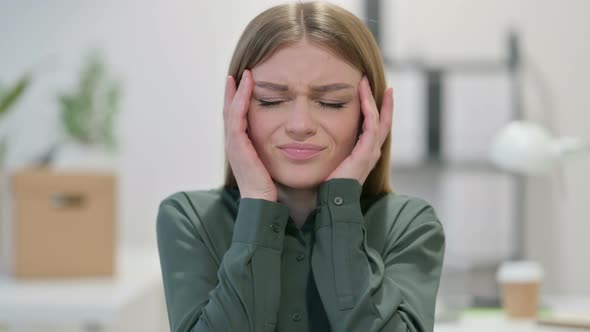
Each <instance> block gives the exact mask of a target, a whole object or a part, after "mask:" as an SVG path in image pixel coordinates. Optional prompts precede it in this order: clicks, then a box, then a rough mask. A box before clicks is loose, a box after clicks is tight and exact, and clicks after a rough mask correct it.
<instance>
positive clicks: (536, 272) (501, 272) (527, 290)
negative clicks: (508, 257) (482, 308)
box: [497, 261, 543, 318]
mask: <svg viewBox="0 0 590 332" xmlns="http://www.w3.org/2000/svg"><path fill="white" fill-rule="evenodd" d="M497 279H498V283H499V284H500V287H501V289H502V305H503V307H504V311H505V312H506V315H507V316H508V317H511V318H534V317H535V316H536V315H537V308H538V305H539V293H540V289H541V284H542V281H543V269H542V268H541V265H539V264H538V263H536V262H530V261H520V262H505V263H502V265H501V266H500V268H499V269H498V274H497Z"/></svg>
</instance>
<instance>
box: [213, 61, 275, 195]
mask: <svg viewBox="0 0 590 332" xmlns="http://www.w3.org/2000/svg"><path fill="white" fill-rule="evenodd" d="M253 86H254V82H253V81H252V73H250V71H249V70H245V71H244V73H243V74H242V80H241V82H240V86H239V87H238V89H237V92H236V82H235V80H234V78H233V77H232V76H228V78H227V82H226V86H225V102H224V106H223V119H224V124H225V153H226V155H227V158H228V161H229V164H230V166H231V168H232V171H233V173H234V176H235V178H236V182H237V183H238V187H239V189H240V195H241V197H242V198H257V199H266V200H269V201H276V200H277V188H276V186H275V184H274V182H273V181H272V178H271V177H270V174H269V173H268V171H267V170H266V167H264V164H262V161H261V160H260V158H259V157H258V154H257V153H256V150H255V149H254V146H253V145H252V141H250V137H248V134H247V133H246V128H247V127H248V125H247V118H246V114H247V113H248V109H249V108H250V98H251V96H252V89H253Z"/></svg>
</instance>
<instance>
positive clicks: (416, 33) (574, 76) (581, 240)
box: [384, 0, 590, 294]
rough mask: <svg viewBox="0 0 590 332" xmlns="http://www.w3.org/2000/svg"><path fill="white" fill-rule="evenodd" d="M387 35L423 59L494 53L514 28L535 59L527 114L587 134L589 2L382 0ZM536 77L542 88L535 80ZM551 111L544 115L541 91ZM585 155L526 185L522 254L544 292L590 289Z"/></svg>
mask: <svg viewBox="0 0 590 332" xmlns="http://www.w3.org/2000/svg"><path fill="white" fill-rule="evenodd" d="M386 3H387V9H386V11H387V12H391V13H393V16H392V19H390V20H387V22H386V25H387V26H388V31H389V33H390V34H389V35H387V36H386V38H385V40H384V44H385V48H386V50H387V52H388V53H389V54H394V55H395V57H396V58H399V59H404V58H409V57H416V56H419V57H423V58H424V59H425V60H426V61H431V62H439V61H447V60H450V61H452V60H470V59H474V60H481V59H492V60H493V59H501V58H502V57H503V56H504V47H505V46H504V37H505V32H506V31H507V29H508V28H509V27H511V26H512V27H515V28H517V29H518V30H519V31H520V34H521V37H522V42H523V45H522V46H523V49H524V52H525V57H526V59H525V60H526V61H528V64H529V66H530V65H534V66H535V68H536V69H535V71H534V72H533V73H531V72H530V70H529V71H528V73H526V76H525V77H526V80H525V83H524V84H525V86H524V90H525V92H524V93H525V95H524V99H525V105H524V107H525V110H526V114H527V117H528V118H529V119H533V120H535V121H540V122H542V123H544V124H545V125H547V126H549V127H550V128H553V129H554V130H555V132H556V133H558V134H564V135H573V136H578V137H581V138H585V139H586V140H590V132H589V130H588V129H590V99H588V79H589V78H590V61H588V59H590V43H589V42H588V40H589V38H590V20H589V19H588V13H590V2H589V1H585V0H566V1H552V0H519V1H513V0H496V1H486V0H476V1H473V0H471V1H467V0H446V1H435V0H412V1H406V0H395V1H391V2H389V1H386ZM532 74H534V75H536V76H541V77H542V84H543V85H544V86H546V88H544V87H543V86H542V89H541V92H539V89H538V88H537V83H536V82H538V80H536V79H532V76H531V75H532ZM547 88H548V89H547ZM545 90H548V91H549V92H550V93H551V95H552V97H551V101H552V106H553V109H552V116H551V117H547V116H545V115H544V114H543V111H542V109H543V106H544V104H545V103H546V92H545ZM588 169H590V158H586V159H581V160H577V161H573V162H571V163H568V164H567V165H566V166H565V167H564V169H563V176H564V180H565V186H566V192H563V190H562V188H561V187H560V182H559V178H558V177H554V178H549V179H531V180H529V181H528V184H527V185H528V190H527V196H528V197H527V203H528V204H527V220H526V224H527V232H528V235H527V238H526V251H527V256H528V257H531V258H535V259H539V260H540V261H542V262H543V264H544V265H545V266H546V268H547V269H548V276H547V278H548V280H547V282H548V283H547V285H546V291H547V292H553V293H556V292H566V293H573V294H579V293H585V294H590V284H589V283H588V280H590V264H588V263H587V262H588V252H590V242H589V241H588V240H587V239H588V234H590V219H589V217H588V213H587V207H588V204H589V203H590V195H589V194H588V192H587V190H588V188H589V187H590V176H589V175H588Z"/></svg>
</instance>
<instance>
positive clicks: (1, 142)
mask: <svg viewBox="0 0 590 332" xmlns="http://www.w3.org/2000/svg"><path fill="white" fill-rule="evenodd" d="M31 81H32V75H31V73H25V74H24V75H22V76H21V78H20V79H19V80H18V81H16V83H15V84H14V85H13V86H11V87H8V88H5V87H4V86H3V84H1V83H0V120H2V118H3V117H4V115H5V114H7V113H8V111H9V110H10V109H12V108H13V107H14V105H15V104H16V102H17V101H18V100H19V99H20V98H21V96H22V95H23V93H24V92H25V90H27V88H28V87H29V85H30V84H31ZM6 145H7V144H6V137H2V136H0V165H1V164H2V162H3V160H4V154H5V153H6V149H7V147H6Z"/></svg>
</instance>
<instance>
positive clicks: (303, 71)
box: [252, 41, 361, 85]
mask: <svg viewBox="0 0 590 332" xmlns="http://www.w3.org/2000/svg"><path fill="white" fill-rule="evenodd" d="M252 76H253V77H254V80H255V81H256V80H264V81H270V82H275V83H282V84H289V85H300V84H301V85H314V84H327V83H334V82H355V81H358V80H359V79H360V78H361V72H360V71H359V70H357V69H356V68H354V67H353V66H352V65H350V64H348V63H347V62H346V61H344V60H343V59H341V58H340V57H338V56H336V55H334V53H332V52H330V51H329V50H328V49H327V48H325V47H322V46H319V45H317V44H315V43H310V42H307V41H300V42H297V43H294V44H290V45H288V46H285V47H282V48H280V49H279V50H277V51H276V52H275V53H274V54H273V55H271V56H270V57H269V58H268V59H266V60H265V61H264V62H262V63H260V64H258V65H256V66H255V67H254V68H252Z"/></svg>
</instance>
